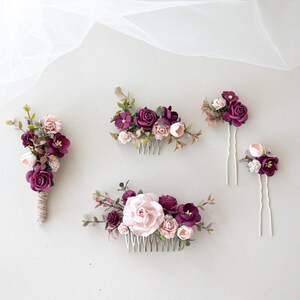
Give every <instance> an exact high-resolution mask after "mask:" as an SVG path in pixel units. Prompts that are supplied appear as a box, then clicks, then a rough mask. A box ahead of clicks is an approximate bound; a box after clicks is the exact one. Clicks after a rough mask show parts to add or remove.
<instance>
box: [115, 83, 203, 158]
mask: <svg viewBox="0 0 300 300" xmlns="http://www.w3.org/2000/svg"><path fill="white" fill-rule="evenodd" d="M115 94H116V95H117V96H118V97H120V98H121V101H120V102H118V106H119V107H120V110H118V111H117V112H116V114H115V115H114V116H113V118H112V119H111V122H114V124H115V126H116V127H117V128H118V130H119V133H111V136H112V137H113V138H114V139H115V140H117V141H119V142H120V143H121V144H127V143H132V144H133V145H134V146H135V148H136V149H137V150H138V153H139V154H140V153H141V152H142V153H144V154H146V153H148V154H151V153H152V154H155V153H157V154H160V149H161V145H162V143H163V141H164V140H167V142H168V144H170V143H172V142H173V141H175V143H176V146H175V150H177V149H181V148H183V147H184V146H185V145H186V144H187V142H189V141H191V142H192V143H195V142H196V141H197V140H198V138H199V136H200V135H201V131H199V132H197V133H192V132H191V131H190V130H191V127H192V126H191V125H189V126H186V125H185V123H183V122H182V121H181V118H180V117H179V115H178V113H177V112H175V111H172V107H171V106H169V107H165V106H160V107H158V108H157V109H156V110H155V111H153V110H151V109H149V108H147V107H144V108H141V109H138V110H136V109H135V108H134V103H135V99H134V98H132V97H131V96H130V95H129V93H128V94H127V95H125V93H124V92H123V91H122V89H121V88H120V87H117V88H116V89H115Z"/></svg>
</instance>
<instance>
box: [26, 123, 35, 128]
mask: <svg viewBox="0 0 300 300" xmlns="http://www.w3.org/2000/svg"><path fill="white" fill-rule="evenodd" d="M27 128H28V129H34V128H35V127H34V126H33V125H31V124H29V125H27Z"/></svg>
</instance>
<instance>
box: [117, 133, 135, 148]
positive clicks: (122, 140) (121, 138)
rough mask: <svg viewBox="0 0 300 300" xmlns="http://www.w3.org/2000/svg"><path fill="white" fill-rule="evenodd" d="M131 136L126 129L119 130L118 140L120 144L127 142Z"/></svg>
mask: <svg viewBox="0 0 300 300" xmlns="http://www.w3.org/2000/svg"><path fill="white" fill-rule="evenodd" d="M131 138H132V133H131V132H126V131H121V132H120V133H119V135H118V140H119V141H120V143H122V144H124V145H125V144H127V143H129V142H130V141H131Z"/></svg>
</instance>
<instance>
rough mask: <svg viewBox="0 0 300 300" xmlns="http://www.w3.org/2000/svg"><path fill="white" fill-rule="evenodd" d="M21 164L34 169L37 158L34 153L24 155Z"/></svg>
mask: <svg viewBox="0 0 300 300" xmlns="http://www.w3.org/2000/svg"><path fill="white" fill-rule="evenodd" d="M21 163H22V164H23V165H24V166H25V167H29V168H33V167H34V166H35V163H36V156H35V155H34V154H33V153H32V152H27V153H25V154H23V155H22V157H21Z"/></svg>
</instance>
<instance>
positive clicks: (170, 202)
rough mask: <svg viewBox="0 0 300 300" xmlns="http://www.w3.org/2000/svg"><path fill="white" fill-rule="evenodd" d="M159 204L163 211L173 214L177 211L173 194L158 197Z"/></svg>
mask: <svg viewBox="0 0 300 300" xmlns="http://www.w3.org/2000/svg"><path fill="white" fill-rule="evenodd" d="M159 204H160V205H161V206H162V208H163V209H164V211H166V212H168V213H170V214H175V213H176V212H177V200H176V198H174V197H173V196H170V195H165V196H164V195H163V196H160V197H159Z"/></svg>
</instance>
